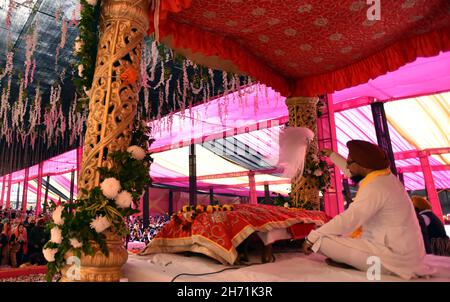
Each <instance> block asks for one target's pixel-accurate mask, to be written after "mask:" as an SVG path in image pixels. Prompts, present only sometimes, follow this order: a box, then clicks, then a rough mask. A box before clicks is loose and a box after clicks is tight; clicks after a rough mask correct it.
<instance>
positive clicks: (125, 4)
mask: <svg viewBox="0 0 450 302" xmlns="http://www.w3.org/2000/svg"><path fill="white" fill-rule="evenodd" d="M150 2H151V1H150V0H103V1H102V8H101V9H102V15H101V18H102V19H103V20H102V21H103V22H105V21H110V20H122V21H129V20H132V21H133V25H134V26H136V27H139V28H138V29H139V31H141V32H147V29H148V25H149V20H148V8H149V5H150Z"/></svg>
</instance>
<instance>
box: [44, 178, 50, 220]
mask: <svg viewBox="0 0 450 302" xmlns="http://www.w3.org/2000/svg"><path fill="white" fill-rule="evenodd" d="M45 184H46V185H45V193H44V213H47V206H48V205H47V197H48V188H49V187H50V176H47V179H46V182H45Z"/></svg>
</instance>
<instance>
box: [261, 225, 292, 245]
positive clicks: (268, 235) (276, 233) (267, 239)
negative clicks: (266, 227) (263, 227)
mask: <svg viewBox="0 0 450 302" xmlns="http://www.w3.org/2000/svg"><path fill="white" fill-rule="evenodd" d="M256 234H257V235H258V237H259V238H260V239H261V241H262V242H263V243H264V245H269V244H272V243H274V242H275V241H278V240H287V239H291V238H292V235H291V233H290V232H289V231H288V229H287V228H282V229H274V230H271V231H269V232H256Z"/></svg>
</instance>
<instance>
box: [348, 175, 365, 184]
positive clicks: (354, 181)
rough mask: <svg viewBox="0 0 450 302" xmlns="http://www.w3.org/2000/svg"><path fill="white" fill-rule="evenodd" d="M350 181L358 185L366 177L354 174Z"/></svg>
mask: <svg viewBox="0 0 450 302" xmlns="http://www.w3.org/2000/svg"><path fill="white" fill-rule="evenodd" d="M350 179H351V180H352V181H353V183H354V184H358V183H359V182H360V181H361V180H363V179H364V176H362V175H360V174H354V175H352V177H350Z"/></svg>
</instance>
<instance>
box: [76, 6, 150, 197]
mask: <svg viewBox="0 0 450 302" xmlns="http://www.w3.org/2000/svg"><path fill="white" fill-rule="evenodd" d="M148 5H149V0H145V1H136V0H120V1H118V0H105V1H102V8H101V19H100V32H101V34H100V41H99V44H98V52H97V61H96V67H95V73H94V80H93V83H92V88H91V90H90V95H89V97H90V100H89V117H88V121H87V131H86V136H85V141H84V152H83V162H82V168H81V173H80V177H79V179H78V188H79V197H83V194H82V192H81V189H85V190H87V191H89V190H91V189H93V188H94V187H95V186H97V185H99V183H100V181H101V180H100V175H99V173H98V172H97V168H98V167H109V168H110V167H111V166H112V162H111V160H110V159H108V158H107V155H108V154H109V153H111V152H114V151H118V150H121V151H124V150H126V148H127V147H128V146H129V143H130V140H131V130H132V125H133V119H134V116H135V114H136V108H137V98H138V91H139V86H138V83H139V81H136V82H133V83H129V82H128V81H126V80H121V78H120V76H121V74H123V73H124V72H125V71H126V70H127V69H129V68H134V69H135V70H140V68H139V65H140V62H141V51H142V41H143V38H144V35H145V33H146V31H147V27H148V17H147V8H148Z"/></svg>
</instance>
